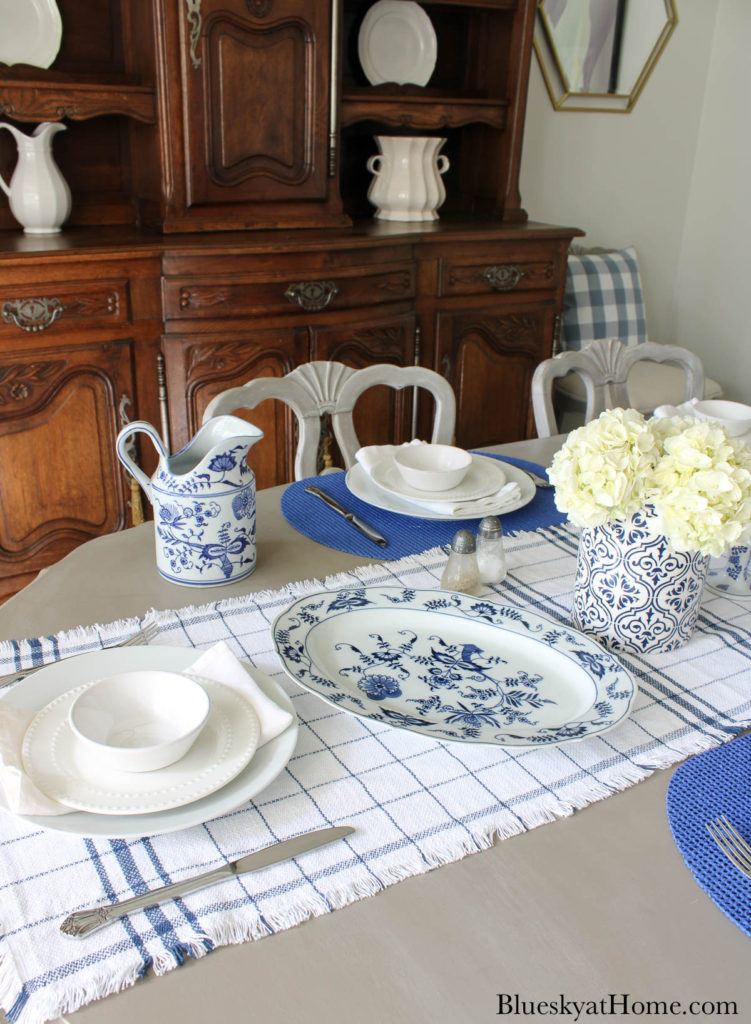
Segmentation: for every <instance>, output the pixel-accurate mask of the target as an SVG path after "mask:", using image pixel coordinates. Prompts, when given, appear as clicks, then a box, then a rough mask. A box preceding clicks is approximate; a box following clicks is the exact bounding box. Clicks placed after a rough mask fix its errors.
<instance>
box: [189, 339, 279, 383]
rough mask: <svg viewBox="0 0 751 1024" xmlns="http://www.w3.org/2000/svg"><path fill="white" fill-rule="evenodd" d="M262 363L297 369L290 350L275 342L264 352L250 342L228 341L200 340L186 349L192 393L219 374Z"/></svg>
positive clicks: (246, 369)
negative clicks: (279, 346) (294, 366)
mask: <svg viewBox="0 0 751 1024" xmlns="http://www.w3.org/2000/svg"><path fill="white" fill-rule="evenodd" d="M259 362H263V363H268V362H273V363H274V364H275V365H278V366H279V371H280V373H282V374H285V373H288V372H289V371H290V370H292V368H293V363H292V360H291V358H290V354H289V352H288V351H287V350H286V349H283V348H278V347H277V348H275V347H274V345H273V343H271V344H264V346H263V351H262V352H259V350H258V349H257V348H250V347H249V345H248V342H247V341H227V342H219V343H218V344H211V343H205V342H204V343H201V342H199V343H197V344H195V345H189V346H188V347H187V348H186V349H185V376H186V380H187V382H188V393H189V394H190V393H192V392H195V391H196V390H197V389H198V388H201V387H203V385H204V384H205V383H206V382H207V381H210V380H213V379H215V378H217V377H226V378H228V379H230V378H231V377H232V376H234V375H235V374H237V375H239V374H240V373H241V372H243V373H248V372H249V371H250V369H251V368H252V367H253V366H254V365H257V364H258V363H259ZM227 386H229V385H227Z"/></svg>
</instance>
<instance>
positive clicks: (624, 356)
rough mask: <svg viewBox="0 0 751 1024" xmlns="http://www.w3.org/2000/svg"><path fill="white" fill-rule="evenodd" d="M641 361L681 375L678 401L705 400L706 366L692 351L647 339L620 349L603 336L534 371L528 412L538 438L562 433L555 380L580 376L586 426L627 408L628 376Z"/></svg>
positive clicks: (546, 362)
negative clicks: (668, 367)
mask: <svg viewBox="0 0 751 1024" xmlns="http://www.w3.org/2000/svg"><path fill="white" fill-rule="evenodd" d="M642 362H652V363H671V364H674V365H675V366H677V367H679V368H680V369H681V370H683V373H684V376H685V388H684V395H683V398H682V399H681V401H689V400H690V399H692V398H704V367H703V365H702V362H701V360H700V359H699V357H698V356H697V355H696V354H695V353H694V352H690V351H689V350H688V349H686V348H681V347H680V346H679V345H659V344H657V343H656V342H651V341H646V342H644V343H643V344H641V345H624V344H623V342H621V341H620V340H619V339H618V338H602V339H599V340H597V341H591V342H589V343H588V344H587V345H586V346H585V347H584V348H581V349H579V350H576V351H570V352H559V354H558V355H557V356H553V357H552V358H550V359H544V360H543V361H542V362H541V363H539V365H538V366H537V368H536V369H535V372H534V374H533V376H532V409H533V411H534V417H535V427H536V428H537V435H538V437H552V436H553V435H554V434H558V433H560V432H561V429H560V427H559V424H558V422H557V419H556V413H555V402H554V397H555V396H554V391H555V385H556V382H557V381H558V380H560V379H561V378H563V377H566V376H567V375H568V374H570V373H574V374H577V375H578V376H579V377H580V378H581V382H582V384H583V385H584V393H585V399H586V406H585V410H584V422H585V423H589V421H590V420H592V419H595V417H597V416H599V415H600V413H601V412H603V411H604V410H605V409H615V408H618V407H621V408H628V407H629V406H630V405H631V400H630V398H629V375H630V373H631V371H632V370H633V368H634V367H635V366H636V365H637V364H640V363H642ZM664 401H668V399H667V398H665V399H664ZM656 404H657V405H659V404H661V403H660V402H657V403H656Z"/></svg>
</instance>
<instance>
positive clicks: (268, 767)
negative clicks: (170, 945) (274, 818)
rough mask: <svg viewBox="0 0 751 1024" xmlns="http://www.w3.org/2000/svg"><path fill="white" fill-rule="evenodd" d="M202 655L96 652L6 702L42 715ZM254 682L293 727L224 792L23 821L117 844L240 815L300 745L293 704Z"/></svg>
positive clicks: (158, 650)
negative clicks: (79, 691)
mask: <svg viewBox="0 0 751 1024" xmlns="http://www.w3.org/2000/svg"><path fill="white" fill-rule="evenodd" d="M198 655H199V652H198V651H196V650H194V649H193V648H192V647H166V646H159V645H153V646H147V647H122V648H117V647H113V648H110V649H109V650H102V651H91V652H89V653H88V654H80V655H77V656H76V657H74V658H67V659H65V660H64V661H59V662H56V663H55V664H54V665H48V666H47V667H46V668H43V669H39V671H37V672H35V673H34V675H33V676H29V678H28V679H24V680H22V681H21V682H20V683H17V684H16V685H15V686H14V687H13V688H12V689H11V690H9V691H8V692H7V694H6V695H5V696H4V697H3V698H0V703H2V700H7V701H8V702H9V703H11V704H15V705H16V706H17V707H21V708H25V709H26V710H28V711H31V712H33V713H36V712H37V711H41V709H42V708H43V707H45V706H46V705H47V704H49V703H50V702H51V701H53V700H54V699H55V697H59V696H60V694H62V693H66V692H67V691H68V690H72V689H74V688H75V687H76V686H80V685H81V684H82V683H86V682H90V681H91V680H92V679H97V678H101V677H102V676H108V675H114V674H116V673H117V672H132V671H137V670H139V669H166V670H167V671H172V672H182V671H184V670H185V669H186V668H188V667H189V666H190V665H192V664H193V662H195V660H196V658H197V657H198ZM253 679H254V680H255V681H256V682H257V683H258V685H259V686H260V688H261V689H262V690H263V692H264V693H265V694H266V696H267V697H270V698H271V700H273V701H275V702H276V703H277V704H278V705H279V706H280V707H282V708H284V709H285V710H286V711H289V712H290V714H291V715H292V722H291V723H290V724H289V725H288V726H287V728H286V729H285V730H284V732H282V733H280V734H279V736H275V737H274V739H272V740H269V742H268V743H264V745H263V746H262V747H259V748H258V750H257V751H256V752H255V754H254V756H253V757H252V758H251V760H250V762H249V763H248V764H247V765H246V767H245V768H243V770H242V771H241V772H239V773H238V774H237V775H236V776H235V777H234V779H231V780H230V781H229V782H228V783H227V784H226V785H225V786H222V788H221V789H218V790H216V792H214V793H210V794H209V795H208V796H205V797H202V798H201V799H200V800H196V801H195V802H194V803H191V804H185V805H183V806H182V807H174V808H172V809H170V810H167V811H156V812H155V813H153V814H148V813H146V814H129V815H119V814H92V813H90V812H89V811H71V812H70V814H59V815H48V814H38V815H18V817H19V819H20V820H21V821H25V822H27V823H28V824H29V825H33V826H34V827H35V828H47V829H51V830H53V831H56V832H67V833H69V834H71V835H75V836H106V837H108V838H112V839H137V838H139V837H141V836H152V835H158V834H160V833H164V832H177V831H178V830H180V829H183V828H191V827H192V826H194V825H201V824H203V823H204V822H206V821H210V820H211V819H212V818H218V817H219V816H220V815H222V814H228V813H229V812H230V811H234V810H235V809H236V808H238V807H240V806H241V805H242V804H244V803H246V802H247V801H248V800H251V799H252V798H253V797H254V796H256V795H257V794H258V793H260V792H262V791H263V790H264V789H266V787H267V786H269V785H270V784H271V783H272V782H273V781H274V779H275V778H276V777H277V776H278V775H279V774H280V773H281V772H282V771H283V770H284V768H285V766H286V764H287V762H288V761H289V759H290V757H291V756H292V753H293V751H294V749H295V745H296V743H297V731H298V722H297V716H296V714H295V709H294V707H293V706H292V701H291V700H290V699H289V697H288V696H287V694H286V693H285V692H284V690H283V689H282V687H281V686H280V685H279V684H278V683H277V682H276V681H275V680H274V679H272V678H271V677H270V676H267V675H266V674H265V673H264V672H261V671H260V670H259V669H257V668H253Z"/></svg>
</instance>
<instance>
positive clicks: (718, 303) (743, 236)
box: [672, 0, 751, 403]
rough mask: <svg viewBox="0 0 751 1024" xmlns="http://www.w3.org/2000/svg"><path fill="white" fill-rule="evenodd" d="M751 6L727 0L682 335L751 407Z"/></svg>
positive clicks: (687, 256) (686, 247)
mask: <svg viewBox="0 0 751 1024" xmlns="http://www.w3.org/2000/svg"><path fill="white" fill-rule="evenodd" d="M750 46H751V2H749V0H722V2H721V3H720V5H719V10H718V14H717V23H716V28H715V34H714V43H713V49H712V58H711V62H710V67H709V76H708V79H707V86H706V91H705V96H704V113H703V117H702V121H701V126H700V131H699V145H698V147H697V151H696V159H695V161H694V173H693V179H692V182H691V189H690V192H689V197H688V206H687V213H686V218H685V229H684V233H683V244H682V247H681V258H680V261H679V264H678V268H677V275H676V283H675V289H674V293H673V296H672V305H673V311H674V315H673V319H674V322H675V327H676V335H677V336H678V337H679V338H680V339H681V342H682V343H683V344H685V345H686V346H687V347H688V348H692V349H693V350H694V351H695V352H696V353H697V354H698V355H700V356H701V358H702V360H703V361H704V364H705V366H706V367H707V368H708V370H709V371H710V372H711V375H712V376H715V377H716V378H717V379H718V380H720V381H721V382H722V384H723V386H724V389H725V394H726V397H727V398H732V399H735V400H736V401H741V402H746V403H751V316H750V314H749V310H750V309H751V274H750V273H749V272H750V271H751V256H750V255H749V245H751V130H750V129H751V118H750V117H749V113H748V105H749V96H750V95H751V60H750V59H749V47H750Z"/></svg>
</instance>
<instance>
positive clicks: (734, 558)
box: [707, 544, 751, 597]
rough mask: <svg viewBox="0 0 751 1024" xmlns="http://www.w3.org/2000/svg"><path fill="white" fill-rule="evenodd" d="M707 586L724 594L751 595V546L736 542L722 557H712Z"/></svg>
mask: <svg viewBox="0 0 751 1024" xmlns="http://www.w3.org/2000/svg"><path fill="white" fill-rule="evenodd" d="M707 586H708V587H711V588H712V590H718V591H719V592H720V593H722V594H733V595H734V596H735V597H751V547H749V546H748V545H746V544H736V545H735V547H732V548H731V549H730V550H729V551H728V553H727V554H726V555H723V556H722V557H721V558H712V559H710V562H709V572H708V573H707Z"/></svg>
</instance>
